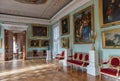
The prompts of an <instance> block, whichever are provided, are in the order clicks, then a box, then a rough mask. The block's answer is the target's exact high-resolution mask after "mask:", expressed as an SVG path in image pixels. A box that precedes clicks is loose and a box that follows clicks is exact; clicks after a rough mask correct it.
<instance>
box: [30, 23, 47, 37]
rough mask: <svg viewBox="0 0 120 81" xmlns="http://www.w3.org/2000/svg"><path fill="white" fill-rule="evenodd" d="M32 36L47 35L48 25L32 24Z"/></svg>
mask: <svg viewBox="0 0 120 81" xmlns="http://www.w3.org/2000/svg"><path fill="white" fill-rule="evenodd" d="M32 35H33V37H48V26H45V25H39V24H34V25H32Z"/></svg>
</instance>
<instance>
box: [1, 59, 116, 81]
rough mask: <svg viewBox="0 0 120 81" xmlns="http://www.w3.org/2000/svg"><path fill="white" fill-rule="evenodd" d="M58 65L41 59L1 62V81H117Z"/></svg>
mask: <svg viewBox="0 0 120 81" xmlns="http://www.w3.org/2000/svg"><path fill="white" fill-rule="evenodd" d="M56 67H57V66H56V65H55V64H54V63H53V62H50V63H45V62H43V61H41V60H26V61H21V60H16V61H9V62H0V81H115V79H113V78H110V77H106V76H103V77H102V80H100V79H99V77H98V76H97V77H94V76H91V75H89V74H87V73H86V72H81V71H75V70H72V71H71V70H70V69H69V68H66V67H64V70H61V71H58V70H57V69H56Z"/></svg>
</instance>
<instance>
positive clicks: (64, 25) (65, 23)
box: [60, 15, 70, 35]
mask: <svg viewBox="0 0 120 81" xmlns="http://www.w3.org/2000/svg"><path fill="white" fill-rule="evenodd" d="M60 28H61V29H60V30H61V35H67V34H69V33H70V20H69V15H67V16H64V17H63V18H61V20H60Z"/></svg>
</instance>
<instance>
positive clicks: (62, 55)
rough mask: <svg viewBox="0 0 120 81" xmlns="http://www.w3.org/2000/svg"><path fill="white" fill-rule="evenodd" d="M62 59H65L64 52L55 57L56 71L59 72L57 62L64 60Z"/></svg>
mask: <svg viewBox="0 0 120 81" xmlns="http://www.w3.org/2000/svg"><path fill="white" fill-rule="evenodd" d="M64 58H65V53H64V51H62V53H61V54H57V55H56V57H55V61H56V64H57V65H58V70H60V67H61V65H60V64H59V61H61V60H64ZM62 66H63V64H62Z"/></svg>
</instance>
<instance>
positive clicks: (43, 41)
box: [41, 39, 49, 47]
mask: <svg viewBox="0 0 120 81" xmlns="http://www.w3.org/2000/svg"><path fill="white" fill-rule="evenodd" d="M48 46H49V40H48V39H41V47H48Z"/></svg>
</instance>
